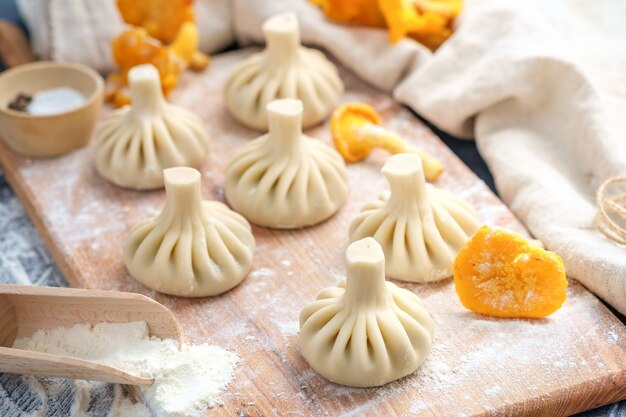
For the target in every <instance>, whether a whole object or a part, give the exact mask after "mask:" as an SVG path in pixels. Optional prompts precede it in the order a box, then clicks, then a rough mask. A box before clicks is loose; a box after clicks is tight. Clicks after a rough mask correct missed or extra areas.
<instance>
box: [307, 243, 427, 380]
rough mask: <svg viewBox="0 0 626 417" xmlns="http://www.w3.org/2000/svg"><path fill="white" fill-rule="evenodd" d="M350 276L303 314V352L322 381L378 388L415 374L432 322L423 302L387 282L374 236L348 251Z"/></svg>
mask: <svg viewBox="0 0 626 417" xmlns="http://www.w3.org/2000/svg"><path fill="white" fill-rule="evenodd" d="M346 270H347V277H346V279H345V280H343V281H341V282H340V283H339V286H338V287H334V288H326V289H324V290H322V291H321V292H320V293H319V294H318V296H317V300H316V301H315V302H313V303H311V304H309V305H308V306H306V307H305V308H304V309H303V310H302V312H301V313H300V349H301V350H302V354H303V356H304V358H305V359H306V360H307V361H308V362H309V364H310V365H311V366H312V367H313V369H315V370H316V371H317V372H319V373H320V374H321V375H322V376H323V377H325V378H327V379H329V380H331V381H333V382H336V383H338V384H343V385H348V386H352V387H375V386H379V385H383V384H386V383H388V382H391V381H394V380H396V379H400V378H402V377H404V376H406V375H408V374H410V373H412V372H413V371H415V370H416V369H417V368H419V366H420V365H421V364H422V363H423V362H424V360H425V359H426V355H427V354H428V352H429V351H430V347H431V344H432V339H433V330H434V323H433V320H432V319H431V317H430V315H429V314H428V312H427V311H426V309H425V308H424V305H423V304H422V301H421V300H420V298H419V297H418V296H417V295H415V294H414V293H412V292H410V291H407V290H405V289H402V288H398V287H397V286H396V285H394V284H392V283H390V282H386V281H385V257H384V254H383V251H382V248H381V247H380V245H379V244H378V242H376V241H375V240H374V239H372V238H365V239H362V240H359V241H357V242H354V243H352V244H351V245H350V246H349V247H348V250H347V251H346Z"/></svg>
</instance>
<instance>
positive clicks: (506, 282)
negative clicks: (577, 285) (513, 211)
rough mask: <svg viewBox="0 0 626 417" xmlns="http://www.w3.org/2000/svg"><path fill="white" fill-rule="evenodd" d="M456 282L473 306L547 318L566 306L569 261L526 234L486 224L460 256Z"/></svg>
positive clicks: (499, 313) (509, 314)
mask: <svg viewBox="0 0 626 417" xmlns="http://www.w3.org/2000/svg"><path fill="white" fill-rule="evenodd" d="M453 271H454V284H455V286H456V292H457V294H458V295H459V298H460V299H461V302H462V303H463V305H464V306H465V307H467V308H468V309H470V310H472V311H474V312H476V313H480V314H485V315H489V316H495V317H525V318H539V317H546V316H548V315H550V314H552V313H554V312H555V311H557V310H558V309H559V308H561V305H563V302H564V301H565V298H566V296H567V294H566V288H567V278H566V277H565V267H564V266H563V260H562V259H561V258H560V257H559V256H558V255H556V254H555V253H553V252H549V251H547V250H545V249H542V248H541V247H538V246H537V245H533V244H531V243H529V242H528V241H527V240H526V239H524V237H522V236H521V235H520V234H518V233H515V232H512V231H510V230H506V229H502V228H492V227H489V226H483V227H481V228H480V229H478V231H477V232H476V233H475V234H474V236H472V237H471V238H470V240H469V241H467V243H466V244H465V245H464V246H463V247H462V248H461V250H460V251H459V254H458V255H457V258H456V260H455V261H454V267H453Z"/></svg>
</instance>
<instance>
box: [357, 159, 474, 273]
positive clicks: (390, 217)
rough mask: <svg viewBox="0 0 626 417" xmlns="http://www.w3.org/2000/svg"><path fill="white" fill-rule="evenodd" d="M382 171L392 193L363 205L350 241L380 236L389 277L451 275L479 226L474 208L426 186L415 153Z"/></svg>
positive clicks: (458, 198)
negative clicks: (461, 252) (461, 251)
mask: <svg viewBox="0 0 626 417" xmlns="http://www.w3.org/2000/svg"><path fill="white" fill-rule="evenodd" d="M382 173H383V175H384V176H385V177H386V178H387V180H388V181H389V187H390V191H391V193H390V194H389V195H388V196H383V197H381V199H380V200H378V201H374V202H371V203H369V204H366V205H365V206H364V207H363V209H362V210H361V212H360V213H359V214H358V215H357V216H356V217H355V219H354V220H353V221H352V223H351V224H350V232H349V234H350V241H351V242H354V241H356V240H359V239H362V238H364V237H366V236H371V237H373V238H374V239H376V240H377V241H378V243H380V245H381V246H382V248H383V251H384V253H385V258H386V260H387V263H386V265H387V266H386V274H387V276H388V277H390V278H394V279H399V280H403V281H413V282H429V281H437V280H441V279H444V278H449V277H451V276H452V264H453V262H454V258H455V257H456V255H457V253H458V252H459V250H460V249H461V247H462V246H463V245H464V244H465V242H467V240H468V239H469V237H470V236H471V235H472V234H474V232H475V231H476V230H477V229H478V227H479V225H480V224H479V221H478V216H477V215H476V212H475V211H474V209H473V207H472V206H471V205H470V204H469V203H468V202H466V201H465V200H463V199H462V198H460V197H457V196H455V195H454V194H452V193H450V192H448V191H446V190H441V189H438V188H436V187H434V186H432V185H431V184H427V183H426V180H425V178H424V170H423V167H422V160H421V159H420V157H419V156H418V155H416V154H408V153H405V154H398V155H394V156H392V157H390V158H389V160H388V161H387V162H386V163H385V165H384V166H383V169H382Z"/></svg>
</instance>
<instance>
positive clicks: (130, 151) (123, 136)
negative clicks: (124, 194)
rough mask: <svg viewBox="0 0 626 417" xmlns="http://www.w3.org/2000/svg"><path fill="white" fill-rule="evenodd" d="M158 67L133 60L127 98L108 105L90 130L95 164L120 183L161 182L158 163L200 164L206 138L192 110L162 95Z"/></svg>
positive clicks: (149, 184)
mask: <svg viewBox="0 0 626 417" xmlns="http://www.w3.org/2000/svg"><path fill="white" fill-rule="evenodd" d="M159 78H160V77H159V72H158V71H157V69H156V68H155V67H154V66H152V65H150V64H145V65H139V66H136V67H134V68H132V69H131V70H130V71H129V72H128V83H129V86H130V95H131V98H132V103H131V105H130V106H125V107H122V108H121V109H117V110H115V111H113V112H112V113H111V114H110V115H109V116H108V117H107V119H106V120H105V121H104V123H103V124H102V126H101V127H100V128H99V129H98V131H97V132H96V143H95V159H96V169H97V170H98V172H99V173H100V175H102V176H103V177H104V178H106V179H107V180H109V181H111V182H113V183H114V184H117V185H119V186H121V187H126V188H134V189H140V190H142V189H153V188H161V187H163V169H165V168H171V167H176V166H188V167H196V168H197V167H200V165H201V164H202V161H203V160H204V157H205V156H206V154H207V152H208V150H209V138H208V136H207V134H206V132H205V131H204V128H203V126H202V121H201V120H200V118H198V117H197V116H196V115H195V114H193V113H191V112H190V111H188V110H185V109H183V108H181V107H177V106H174V105H171V104H169V103H167V102H166V101H165V99H164V98H163V93H162V91H161V82H160V79H159Z"/></svg>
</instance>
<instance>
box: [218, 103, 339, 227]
mask: <svg viewBox="0 0 626 417" xmlns="http://www.w3.org/2000/svg"><path fill="white" fill-rule="evenodd" d="M267 117H268V119H269V133H267V134H266V135H263V136H261V137H259V138H257V139H255V140H253V141H251V142H250V143H248V144H247V145H245V146H244V148H243V149H242V150H241V151H240V152H239V153H238V154H237V156H236V157H235V158H234V159H233V161H232V162H231V163H230V165H229V166H228V169H227V171H226V180H225V184H224V191H225V193H226V199H227V200H228V202H229V204H230V205H231V206H232V207H233V208H234V209H235V210H236V211H238V212H239V213H241V214H243V215H244V216H245V217H246V218H247V219H248V220H250V221H251V222H252V223H255V224H258V225H261V226H267V227H275V228H281V229H289V228H297V227H304V226H309V225H313V224H315V223H319V222H321V221H322V220H325V219H327V218H328V217H330V216H332V215H333V214H334V213H335V212H337V210H339V208H340V207H341V205H343V203H344V202H345V201H346V199H347V197H348V175H347V172H346V165H345V162H344V161H343V159H342V158H341V156H340V155H339V153H337V151H335V150H334V149H332V148H331V147H330V146H327V145H325V144H324V143H322V142H320V141H318V140H316V139H312V138H309V137H307V136H304V135H303V134H302V127H301V123H300V121H301V119H302V103H301V102H300V101H299V100H294V99H282V100H275V101H273V102H271V103H270V104H268V105H267Z"/></svg>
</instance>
